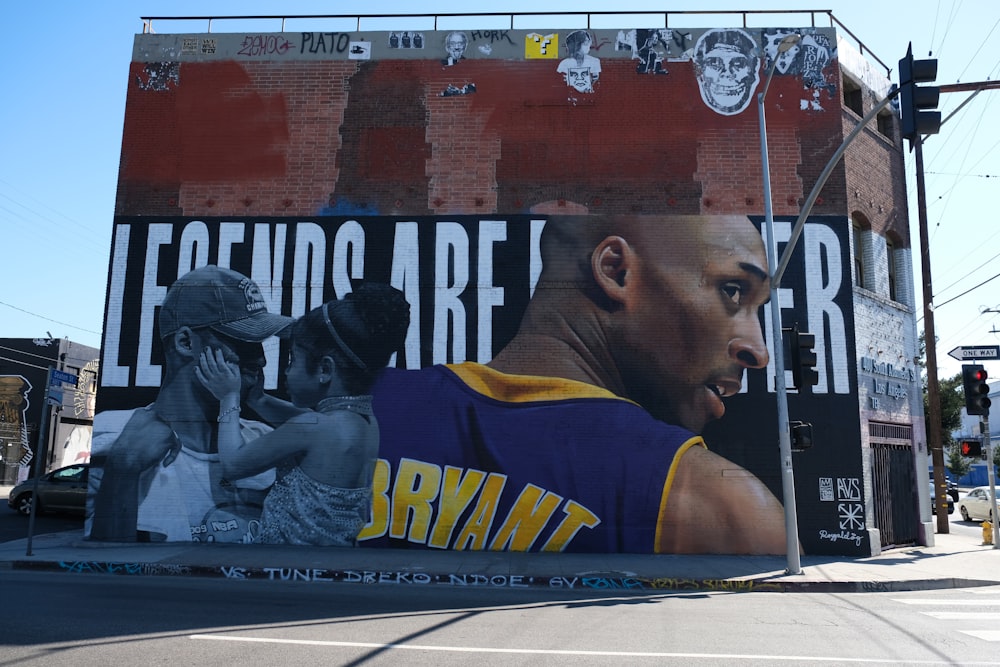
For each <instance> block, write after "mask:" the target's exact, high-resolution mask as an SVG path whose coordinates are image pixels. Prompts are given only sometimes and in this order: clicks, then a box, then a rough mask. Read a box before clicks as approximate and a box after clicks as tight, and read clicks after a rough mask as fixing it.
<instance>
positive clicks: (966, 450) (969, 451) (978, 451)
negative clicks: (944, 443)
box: [959, 440, 983, 457]
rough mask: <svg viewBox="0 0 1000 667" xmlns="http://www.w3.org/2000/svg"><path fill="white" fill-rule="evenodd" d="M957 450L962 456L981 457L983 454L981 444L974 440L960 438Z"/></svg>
mask: <svg viewBox="0 0 1000 667" xmlns="http://www.w3.org/2000/svg"><path fill="white" fill-rule="evenodd" d="M959 451H960V452H961V454H962V456H970V457H981V456H982V455H983V445H982V443H980V442H978V441H976V440H962V442H961V443H959Z"/></svg>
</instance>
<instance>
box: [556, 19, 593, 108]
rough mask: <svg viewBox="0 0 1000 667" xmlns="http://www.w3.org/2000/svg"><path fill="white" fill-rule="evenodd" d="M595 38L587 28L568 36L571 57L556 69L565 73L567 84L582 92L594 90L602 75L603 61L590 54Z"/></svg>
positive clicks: (567, 47)
mask: <svg viewBox="0 0 1000 667" xmlns="http://www.w3.org/2000/svg"><path fill="white" fill-rule="evenodd" d="M593 43H594V38H593V37H591V35H590V33H589V32H587V31H586V30H574V31H573V32H571V33H570V34H568V35H567V36H566V50H567V51H568V52H569V57H568V58H565V59H563V60H562V61H561V62H560V63H559V66H558V67H556V71H557V72H559V73H560V74H562V75H563V78H564V79H565V80H566V85H568V86H571V87H572V88H575V89H576V90H577V91H579V92H581V93H592V92H594V84H595V83H596V82H597V79H598V78H599V77H600V76H601V61H600V59H599V58H595V57H594V56H592V55H590V47H591V45H592V44H593Z"/></svg>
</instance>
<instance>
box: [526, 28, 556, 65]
mask: <svg viewBox="0 0 1000 667" xmlns="http://www.w3.org/2000/svg"><path fill="white" fill-rule="evenodd" d="M524 57H525V58H526V59H537V58H558V57H559V33H557V32H554V33H552V34H549V35H541V34H539V33H537V32H533V33H529V34H528V36H527V37H525V38H524Z"/></svg>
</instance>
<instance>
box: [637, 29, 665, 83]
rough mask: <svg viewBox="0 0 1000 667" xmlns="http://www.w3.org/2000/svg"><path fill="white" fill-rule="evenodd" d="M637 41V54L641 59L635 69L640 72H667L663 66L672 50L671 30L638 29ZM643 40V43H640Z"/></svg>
mask: <svg viewBox="0 0 1000 667" xmlns="http://www.w3.org/2000/svg"><path fill="white" fill-rule="evenodd" d="M635 33H636V35H635V42H636V44H638V48H637V49H636V52H635V56H634V57H636V58H638V59H639V64H638V65H636V68H635V71H636V72H638V73H639V74H666V73H667V68H666V67H664V66H663V63H664V61H666V59H667V54H668V53H669V52H670V30H669V29H668V28H658V29H656V30H636V31H635ZM640 42H641V43H640Z"/></svg>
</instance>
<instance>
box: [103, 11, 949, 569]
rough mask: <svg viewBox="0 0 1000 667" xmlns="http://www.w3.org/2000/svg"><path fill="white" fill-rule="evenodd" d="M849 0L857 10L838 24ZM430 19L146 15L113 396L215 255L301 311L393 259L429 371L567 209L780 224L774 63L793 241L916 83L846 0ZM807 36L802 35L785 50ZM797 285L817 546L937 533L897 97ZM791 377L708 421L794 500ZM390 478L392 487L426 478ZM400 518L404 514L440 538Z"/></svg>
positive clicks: (132, 79)
mask: <svg viewBox="0 0 1000 667" xmlns="http://www.w3.org/2000/svg"><path fill="white" fill-rule="evenodd" d="M668 18H669V15H668ZM706 18H710V17H706ZM758 18H759V17H758ZM826 18H829V19H830V21H829V22H830V27H815V26H816V23H817V20H820V21H821V20H822V19H826ZM470 20H471V19H470ZM632 21H633V19H632V18H630V17H628V16H627V15H622V16H621V23H622V24H623V25H627V24H630V23H631V22H632ZM668 23H669V21H668ZM358 25H360V23H358ZM169 27H170V23H169V22H167V21H160V22H159V23H157V29H158V30H160V31H163V30H169ZM404 28H405V26H404V25H403V23H402V19H401V25H400V29H399V30H397V31H360V30H356V29H355V30H350V31H345V32H336V31H330V32H313V31H300V32H277V33H275V32H264V31H262V32H233V33H198V34H171V33H169V32H157V33H155V34H154V33H152V32H149V33H144V34H141V35H137V36H136V40H135V48H134V54H133V62H132V64H131V68H130V71H129V87H128V98H127V105H126V117H125V127H124V135H123V147H122V159H121V169H120V176H119V186H118V197H117V201H116V220H115V235H114V242H113V243H114V247H113V249H112V263H111V267H110V286H109V301H108V309H107V316H106V325H105V339H104V346H103V354H104V356H103V360H102V361H103V363H102V367H101V371H102V375H101V381H100V387H101V393H100V402H99V405H98V409H99V411H104V410H112V409H124V408H134V407H137V406H140V405H144V404H146V403H148V402H150V401H152V400H154V399H155V397H156V392H157V388H158V386H159V379H160V372H161V369H160V363H161V362H160V361H159V355H160V354H161V350H160V348H159V345H160V344H159V341H157V340H156V335H155V321H156V306H157V305H158V304H159V301H160V300H162V296H163V294H164V293H165V291H166V288H167V287H168V286H169V285H170V284H171V283H172V282H173V281H174V280H175V279H176V278H177V277H179V275H182V274H183V273H184V272H186V270H187V269H190V268H193V267H195V266H200V265H203V264H213V263H218V264H221V265H229V266H232V267H233V268H235V269H237V270H240V271H241V272H243V273H245V274H246V275H248V276H250V277H251V278H253V279H254V280H255V281H256V282H257V283H258V285H260V287H261V290H262V292H263V293H264V298H265V300H267V302H268V304H269V307H270V309H271V310H273V311H276V312H277V311H280V312H282V313H285V314H288V315H292V316H300V315H302V314H303V313H305V312H306V311H308V310H309V309H311V308H314V307H316V306H317V305H319V304H320V303H322V302H323V301H324V300H329V299H333V298H337V297H340V296H343V294H344V293H346V292H347V291H350V285H351V280H354V279H360V278H364V279H375V280H381V281H385V282H391V283H392V284H393V285H395V286H397V287H399V288H401V289H403V290H404V291H405V292H406V293H407V296H408V297H410V303H411V308H412V310H411V315H412V317H413V323H412V324H411V331H410V335H409V336H408V338H407V344H406V347H405V349H404V350H403V351H401V353H400V354H399V355H398V356H397V359H396V363H397V365H399V366H400V367H404V368H408V369H417V368H421V367H426V366H430V365H432V364H439V363H458V362H462V361H466V360H470V361H478V362H482V363H485V362H488V361H489V360H490V359H491V357H492V356H493V355H494V354H496V353H497V351H498V350H500V349H502V348H503V346H504V345H505V343H506V342H507V341H508V340H509V339H510V338H511V337H512V336H513V335H514V333H515V332H516V331H517V327H518V324H519V322H520V319H521V314H522V312H523V310H524V308H525V304H526V303H527V302H528V300H529V298H530V297H531V294H532V291H533V289H534V287H535V281H536V280H537V277H538V271H539V270H540V266H539V261H540V260H539V259H538V257H537V249H538V238H539V235H540V234H541V232H542V229H543V228H544V226H545V224H546V222H547V220H549V219H550V217H552V216H559V215H562V214H575V215H581V214H582V215H603V214H607V215H644V216H646V215H656V216H665V217H666V218H669V217H670V216H681V215H698V216H721V215H739V216H747V217H748V218H749V220H750V221H751V222H752V223H753V224H754V225H756V226H757V227H758V228H760V227H762V222H763V210H764V205H763V195H762V192H763V176H762V174H763V170H762V166H761V164H762V160H761V150H760V135H759V127H758V115H757V109H756V104H755V102H756V93H757V92H759V90H760V86H761V85H762V83H763V80H764V79H765V78H766V77H767V74H768V72H769V71H771V69H770V68H771V67H772V64H773V67H774V69H773V72H774V76H773V79H772V83H771V86H770V89H769V92H768V95H767V98H766V113H767V131H768V149H769V161H770V176H771V188H772V201H773V210H774V214H775V221H776V224H775V235H776V237H777V240H778V242H779V244H784V243H785V242H786V241H787V239H788V237H789V234H790V231H791V227H792V223H793V222H794V221H795V219H796V217H797V216H798V215H799V213H800V210H801V207H802V205H803V203H804V201H805V200H806V198H807V196H808V195H809V193H810V191H811V190H812V188H813V186H814V184H815V183H816V181H817V179H818V177H819V175H820V173H821V172H822V171H823V169H824V167H825V166H826V164H827V162H828V161H829V160H830V158H831V157H832V156H833V155H834V152H835V151H836V150H837V148H838V147H839V146H840V144H841V142H842V141H843V139H844V137H845V136H846V135H847V134H848V133H850V132H851V131H852V130H853V129H854V128H855V126H856V125H857V124H858V122H859V121H860V119H861V117H862V116H863V115H864V114H865V113H867V111H868V110H870V109H872V108H873V106H874V105H875V104H877V103H878V102H879V101H880V100H881V99H882V98H883V97H884V96H885V95H886V94H887V93H888V91H889V89H890V85H891V82H890V81H889V79H888V76H887V71H888V70H887V68H886V67H885V66H884V65H883V64H882V63H880V62H879V61H877V60H874V59H872V57H871V56H870V55H869V56H867V57H866V56H863V55H861V53H862V49H861V48H860V47H859V45H858V44H856V43H855V42H853V41H852V40H853V37H852V36H851V35H850V33H847V32H845V31H844V30H843V28H842V26H840V25H839V24H838V23H837V22H836V20H835V19H834V18H833V17H832V16H829V15H828V12H814V13H812V15H811V16H810V25H809V27H795V26H792V27H784V26H783V27H765V28H746V27H742V28H741V27H735V28H734V27H721V28H720V27H711V26H710V27H706V28H702V29H670V28H658V27H647V28H642V29H632V28H621V27H614V28H600V29H569V30H556V29H537V30H531V29H521V30H513V29H511V30H473V29H467V30H455V31H421V30H407V29H404ZM788 35H796V36H797V40H796V43H795V45H794V46H793V48H791V49H789V50H788V51H787V52H784V53H779V52H778V51H777V50H776V45H777V43H778V42H779V41H780V40H781V39H782V38H784V37H786V36H788ZM452 49H453V50H452ZM781 294H782V296H781V306H782V326H783V327H790V326H792V325H797V326H799V327H800V328H801V329H803V330H808V331H811V332H814V333H815V334H816V340H817V346H816V351H817V354H818V357H819V363H818V366H817V370H818V371H819V383H818V384H817V385H816V386H815V387H812V388H810V389H804V390H802V391H799V392H793V393H792V395H791V396H790V399H789V403H790V413H791V418H792V419H795V420H802V421H808V422H811V423H812V424H813V426H814V433H815V445H814V446H813V447H812V448H811V449H809V450H807V451H804V452H801V453H796V454H795V456H794V461H795V476H796V497H797V504H798V507H799V513H798V515H799V533H800V535H799V536H800V540H801V542H802V544H803V547H804V549H805V550H806V551H807V552H808V553H846V554H857V555H868V554H871V553H877V552H878V551H879V550H881V549H882V548H886V547H890V546H896V545H902V544H913V543H926V542H927V541H928V540H931V539H932V535H931V530H930V522H929V513H930V510H929V507H928V506H927V498H926V493H924V492H918V490H919V489H926V464H925V458H926V438H925V435H924V432H923V431H924V429H923V416H922V407H921V393H920V381H919V370H918V366H917V363H916V361H917V359H916V358H917V355H918V349H917V332H916V324H915V303H914V284H913V276H912V269H911V240H910V234H909V226H908V212H907V206H906V192H905V178H904V161H903V149H902V144H901V140H900V135H899V123H898V118H897V117H896V115H895V114H894V113H893V112H892V109H891V107H887V108H886V109H885V110H883V111H882V112H881V113H880V114H879V115H878V117H877V120H876V121H873V122H872V123H870V125H869V127H867V128H865V130H864V131H863V132H862V133H861V134H860V135H859V137H858V138H857V140H856V141H854V143H853V144H852V145H851V146H850V148H849V149H848V150H847V152H846V154H845V156H844V159H843V160H842V161H841V162H840V163H839V164H838V165H837V166H836V167H835V168H834V170H833V172H832V175H831V176H830V178H829V180H828V181H827V183H826V184H825V186H824V187H823V189H822V191H821V192H820V195H819V197H818V198H817V199H816V202H815V205H814V207H813V209H812V211H811V213H810V215H809V218H808V220H807V221H806V225H805V231H804V233H803V236H802V239H801V240H800V242H799V244H798V245H797V246H796V249H795V251H794V253H793V254H792V257H791V260H790V262H789V266H788V271H787V273H786V276H785V279H784V281H783V283H782V291H781ZM498 295H499V296H498ZM768 309H769V306H764V307H763V308H762V309H761V312H760V321H761V327H762V329H763V334H764V337H765V339H766V340H767V341H771V340H773V338H774V335H773V332H772V331H771V325H770V319H769V317H768V315H767V313H768V312H769V310H768ZM669 343H670V341H664V344H665V345H666V344H669ZM768 344H769V345H770V342H769V343H768ZM282 349H283V348H281V347H280V346H279V344H278V343H273V344H270V347H267V348H266V351H267V354H268V360H269V364H268V366H267V367H266V369H265V389H266V390H268V391H273V392H275V393H277V394H278V395H282V392H283V391H284V386H283V377H282V373H281V372H280V371H281V368H282V360H283V357H282V356H281V354H280V350H282ZM774 385H775V382H774V368H773V361H771V362H769V364H768V366H767V367H766V368H762V369H753V370H750V371H749V372H748V373H747V376H746V379H745V381H744V384H743V390H742V391H741V392H740V393H739V395H737V396H734V397H732V398H731V399H727V407H726V414H725V417H723V418H722V419H720V420H718V421H717V422H715V423H713V424H710V425H709V426H708V427H707V428H706V430H705V433H704V437H705V441H706V442H707V444H708V447H709V449H711V450H712V451H715V452H717V453H719V454H720V455H721V456H723V457H725V458H726V459H727V460H729V461H732V462H734V464H736V465H738V466H739V470H745V471H749V473H751V474H753V475H754V476H756V477H757V478H759V479H760V480H761V481H762V482H763V483H764V484H765V485H766V486H767V487H768V488H769V489H770V490H771V491H772V492H773V493H774V494H775V495H777V496H778V497H779V499H780V494H781V478H780V471H779V457H778V451H777V426H776V424H775V421H776V420H775V418H774V414H775V412H774V410H775V407H774V406H775V398H774V391H775V389H774ZM389 469H390V470H391V466H390V468H389ZM487 472H488V471H487ZM387 484H388V482H387ZM383 491H384V493H385V496H386V498H387V501H386V502H387V503H388V504H389V505H390V506H391V505H392V503H393V502H397V503H403V502H404V501H403V500H400V499H399V498H398V497H397V496H395V495H393V493H394V492H392V491H389V490H388V489H383ZM377 493H378V489H376V495H377ZM405 502H409V501H405ZM414 502H415V501H414ZM397 509H398V511H399V512H401V516H402V515H406V513H407V512H410V513H411V514H412V515H416V514H418V513H419V511H418V510H419V508H417V507H416V505H409V506H402V507H401V508H397ZM397 509H390V511H397ZM494 511H495V510H494ZM605 521H606V519H605ZM376 523H377V521H376ZM709 525H711V522H709ZM710 529H712V528H710V527H709V526H706V530H710ZM401 530H402V532H400V533H399V534H392V535H390V537H394V538H397V539H399V540H402V541H403V542H406V541H409V542H411V543H412V542H415V541H417V542H418V541H419V540H417V539H415V538H414V533H413V531H412V526H410V528H409V529H401ZM407 530H409V532H407ZM375 532H377V531H375ZM390 532H391V531H390Z"/></svg>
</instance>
